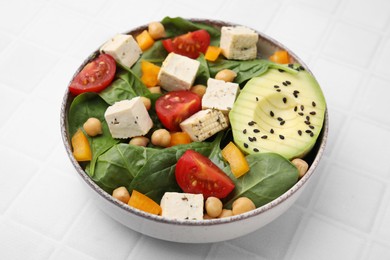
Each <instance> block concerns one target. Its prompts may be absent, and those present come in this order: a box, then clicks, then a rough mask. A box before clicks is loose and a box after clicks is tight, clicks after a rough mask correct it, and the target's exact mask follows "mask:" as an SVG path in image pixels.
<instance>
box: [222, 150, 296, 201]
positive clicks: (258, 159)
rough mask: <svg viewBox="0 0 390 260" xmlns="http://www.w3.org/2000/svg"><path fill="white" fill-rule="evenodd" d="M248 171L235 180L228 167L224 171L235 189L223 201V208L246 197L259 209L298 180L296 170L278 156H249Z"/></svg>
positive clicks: (268, 154) (264, 154)
mask: <svg viewBox="0 0 390 260" xmlns="http://www.w3.org/2000/svg"><path fill="white" fill-rule="evenodd" d="M246 158H247V160H248V163H249V166H250V171H249V172H248V173H246V174H245V175H243V176H242V177H240V178H238V179H237V178H235V177H234V176H233V174H232V173H231V171H230V168H229V167H226V168H225V169H224V170H225V172H226V173H228V175H229V176H231V179H232V180H233V181H234V183H235V185H236V187H235V189H234V191H233V192H232V193H231V194H229V196H228V197H227V198H226V199H225V200H224V202H225V203H224V204H225V207H227V208H231V205H232V203H233V201H234V200H235V199H237V198H239V197H248V198H250V199H251V200H252V201H253V202H254V203H255V205H256V207H260V206H262V205H264V204H267V203H268V202H270V201H272V200H274V199H276V198H277V197H279V196H280V195H282V194H283V193H284V192H286V191H287V190H288V189H290V188H291V187H292V186H293V185H294V184H295V183H296V182H297V180H298V170H297V168H296V167H295V166H294V165H292V164H291V163H290V162H289V161H288V160H287V159H285V158H284V157H282V156H281V155H279V154H274V153H262V154H251V155H248V156H247V157H246Z"/></svg>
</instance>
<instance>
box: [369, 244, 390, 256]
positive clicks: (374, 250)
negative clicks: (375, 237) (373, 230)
mask: <svg viewBox="0 0 390 260" xmlns="http://www.w3.org/2000/svg"><path fill="white" fill-rule="evenodd" d="M366 259H367V260H380V259H390V244H388V245H383V244H380V243H373V244H372V245H371V246H370V249H369V253H368V256H367V258H366Z"/></svg>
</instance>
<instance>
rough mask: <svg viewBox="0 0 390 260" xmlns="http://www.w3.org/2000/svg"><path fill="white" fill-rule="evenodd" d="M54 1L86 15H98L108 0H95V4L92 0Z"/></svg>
mask: <svg viewBox="0 0 390 260" xmlns="http://www.w3.org/2000/svg"><path fill="white" fill-rule="evenodd" d="M52 2H55V3H58V4H60V5H63V6H66V7H67V8H69V9H71V10H74V11H77V12H79V13H82V14H84V15H91V16H92V15H96V14H98V13H99V11H100V10H101V9H102V8H103V6H104V4H105V3H106V0H94V1H93V4H91V2H90V1H78V0H66V1H63V0H53V1H52Z"/></svg>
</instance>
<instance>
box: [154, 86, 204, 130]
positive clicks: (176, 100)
mask: <svg viewBox="0 0 390 260" xmlns="http://www.w3.org/2000/svg"><path fill="white" fill-rule="evenodd" d="M201 108H202V107H201V100H200V97H199V96H198V95H196V94H195V93H192V92H191V91H186V90H179V91H171V92H168V93H167V94H165V95H163V96H161V97H159V98H158V99H157V101H156V113H157V116H158V118H159V119H160V121H161V123H162V124H163V125H164V126H165V127H166V128H167V129H168V130H170V131H172V132H177V131H181V129H180V123H181V122H182V121H183V120H185V119H187V118H188V117H190V116H191V115H193V114H195V113H196V112H198V111H199V110H201Z"/></svg>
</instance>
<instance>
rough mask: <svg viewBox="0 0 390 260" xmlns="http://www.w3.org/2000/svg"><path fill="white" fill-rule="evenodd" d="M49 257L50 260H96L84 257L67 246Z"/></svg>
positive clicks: (87, 256) (84, 255)
mask: <svg viewBox="0 0 390 260" xmlns="http://www.w3.org/2000/svg"><path fill="white" fill-rule="evenodd" d="M50 257H51V258H50V259H55V260H69V259H72V260H94V259H95V260H96V258H94V257H92V256H89V255H86V254H84V253H82V252H80V251H77V250H74V249H72V248H69V247H67V246H62V247H60V248H59V249H57V250H56V251H55V252H54V253H53V254H52V255H51V256H50Z"/></svg>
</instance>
